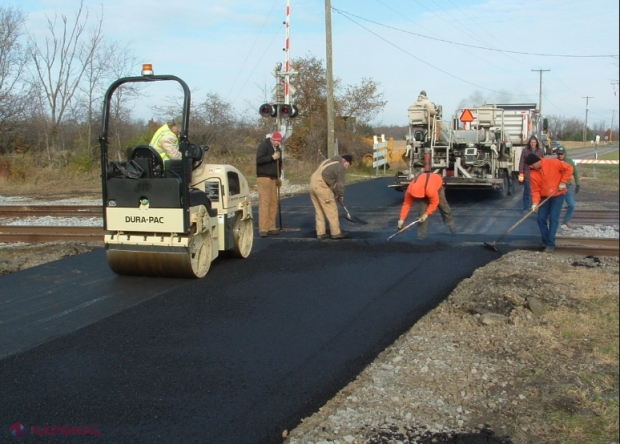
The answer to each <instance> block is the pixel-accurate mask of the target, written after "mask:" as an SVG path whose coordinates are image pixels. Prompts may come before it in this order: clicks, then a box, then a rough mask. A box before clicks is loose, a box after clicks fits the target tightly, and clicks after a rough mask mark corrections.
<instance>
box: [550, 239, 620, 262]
mask: <svg viewBox="0 0 620 444" xmlns="http://www.w3.org/2000/svg"><path fill="white" fill-rule="evenodd" d="M555 248H556V251H558V252H563V253H574V254H583V255H596V256H615V257H618V256H619V250H620V239H619V238H617V237H615V238H608V237H556V239H555Z"/></svg>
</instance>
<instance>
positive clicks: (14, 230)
mask: <svg viewBox="0 0 620 444" xmlns="http://www.w3.org/2000/svg"><path fill="white" fill-rule="evenodd" d="M105 234H106V232H105V231H104V230H103V228H102V227H75V226H72V227H53V226H47V225H38V226H26V225H4V226H0V242H7V243H9V242H29V243H38V242H54V241H65V242H71V241H73V242H90V241H101V242H103V236H104V235H105Z"/></svg>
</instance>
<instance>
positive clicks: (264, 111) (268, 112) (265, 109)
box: [258, 103, 278, 117]
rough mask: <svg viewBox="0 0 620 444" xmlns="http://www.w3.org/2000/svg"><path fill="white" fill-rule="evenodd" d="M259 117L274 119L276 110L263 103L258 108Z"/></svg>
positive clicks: (270, 105)
mask: <svg viewBox="0 0 620 444" xmlns="http://www.w3.org/2000/svg"><path fill="white" fill-rule="evenodd" d="M258 112H259V114H260V115H261V117H276V115H277V112H278V110H277V109H276V107H275V106H273V105H272V104H270V103H264V104H262V105H261V106H260V108H258Z"/></svg>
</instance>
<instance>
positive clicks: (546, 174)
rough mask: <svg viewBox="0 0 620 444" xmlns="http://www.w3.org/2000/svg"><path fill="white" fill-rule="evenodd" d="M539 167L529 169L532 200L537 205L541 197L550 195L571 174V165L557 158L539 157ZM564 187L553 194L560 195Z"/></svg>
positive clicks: (567, 179)
mask: <svg viewBox="0 0 620 444" xmlns="http://www.w3.org/2000/svg"><path fill="white" fill-rule="evenodd" d="M540 162H541V168H540V169H539V170H530V186H531V187H532V202H533V203H534V204H535V205H538V204H539V203H540V201H541V200H542V199H544V198H545V197H548V196H551V195H552V194H553V192H554V191H555V190H557V189H558V186H559V185H560V182H564V183H568V182H569V181H570V178H571V176H572V175H573V167H572V166H571V164H569V163H567V162H562V161H561V160H559V159H547V158H544V159H540ZM565 193H566V189H564V190H561V191H558V192H557V193H556V194H555V195H556V196H561V195H562V194H565Z"/></svg>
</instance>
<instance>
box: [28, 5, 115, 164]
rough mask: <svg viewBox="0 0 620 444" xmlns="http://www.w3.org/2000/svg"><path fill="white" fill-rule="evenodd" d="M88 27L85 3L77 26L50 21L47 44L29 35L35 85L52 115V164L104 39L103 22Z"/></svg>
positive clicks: (49, 143) (49, 147)
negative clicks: (62, 128) (65, 123)
mask: <svg viewBox="0 0 620 444" xmlns="http://www.w3.org/2000/svg"><path fill="white" fill-rule="evenodd" d="M88 23H89V14H88V11H85V10H84V2H83V1H82V2H80V7H79V9H78V11H77V13H76V14H75V19H74V21H73V22H69V19H68V18H67V16H65V15H62V16H61V24H58V23H57V16H54V19H53V20H51V19H50V18H49V17H48V18H47V32H48V35H47V36H46V37H45V43H44V44H43V43H40V42H39V41H37V40H36V38H35V36H33V35H32V34H29V37H30V42H31V48H30V57H31V59H32V62H33V65H34V69H33V72H32V77H33V82H34V83H35V84H37V85H38V86H39V88H40V90H41V92H42V97H43V99H44V101H45V104H46V106H47V108H48V109H47V111H48V112H49V114H50V120H49V123H50V126H49V127H48V128H46V130H47V131H46V132H47V134H48V137H47V140H46V148H47V152H48V156H49V158H50V162H51V161H52V156H53V155H54V154H55V153H56V152H57V151H58V149H59V130H60V125H61V123H62V122H63V120H64V119H65V118H66V117H67V113H68V112H70V107H71V105H72V102H73V100H74V97H75V94H76V92H77V91H78V88H79V87H80V85H81V82H82V79H83V78H84V75H85V72H86V71H87V70H88V68H89V66H90V65H91V61H92V59H93V57H94V55H95V53H96V51H97V48H98V47H99V45H100V43H101V40H102V38H103V33H102V25H103V18H102V17H100V18H98V19H97V20H96V22H95V24H94V25H93V26H92V27H90V29H87V25H88Z"/></svg>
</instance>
